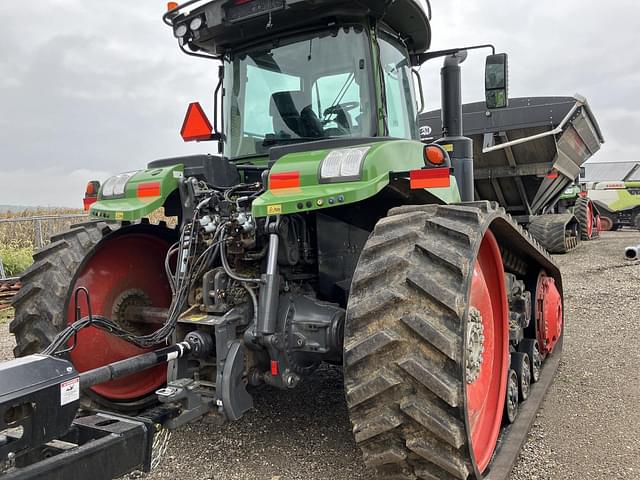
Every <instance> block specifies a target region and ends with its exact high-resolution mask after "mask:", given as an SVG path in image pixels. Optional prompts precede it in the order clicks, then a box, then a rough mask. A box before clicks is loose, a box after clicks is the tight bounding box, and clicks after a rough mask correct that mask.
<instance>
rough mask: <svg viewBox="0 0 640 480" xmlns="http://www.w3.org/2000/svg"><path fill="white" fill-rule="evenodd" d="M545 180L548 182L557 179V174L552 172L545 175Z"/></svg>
mask: <svg viewBox="0 0 640 480" xmlns="http://www.w3.org/2000/svg"><path fill="white" fill-rule="evenodd" d="M547 178H548V179H550V180H555V179H556V178H558V172H556V171H555V170H554V171H552V172H549V173H547Z"/></svg>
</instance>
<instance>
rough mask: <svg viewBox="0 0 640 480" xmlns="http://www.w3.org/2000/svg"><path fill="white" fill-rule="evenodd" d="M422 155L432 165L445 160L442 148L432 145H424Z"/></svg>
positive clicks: (442, 162) (439, 163) (440, 163)
mask: <svg viewBox="0 0 640 480" xmlns="http://www.w3.org/2000/svg"><path fill="white" fill-rule="evenodd" d="M424 157H425V159H426V160H427V161H428V162H429V163H431V164H432V165H443V164H444V160H445V157H444V151H443V150H442V148H440V147H436V146H434V145H427V146H426V147H424Z"/></svg>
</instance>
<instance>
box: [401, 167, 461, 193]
mask: <svg viewBox="0 0 640 480" xmlns="http://www.w3.org/2000/svg"><path fill="white" fill-rule="evenodd" d="M409 178H410V183H411V189H412V190H418V189H421V188H447V187H449V186H450V185H451V179H450V177H449V168H448V167H443V168H427V169H425V170H413V171H412V172H410V173H409Z"/></svg>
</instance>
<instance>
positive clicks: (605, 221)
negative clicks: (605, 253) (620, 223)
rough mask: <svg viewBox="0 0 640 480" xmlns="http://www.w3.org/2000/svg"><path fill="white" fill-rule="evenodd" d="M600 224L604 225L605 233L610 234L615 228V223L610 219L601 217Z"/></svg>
mask: <svg viewBox="0 0 640 480" xmlns="http://www.w3.org/2000/svg"><path fill="white" fill-rule="evenodd" d="M600 223H601V225H602V230H601V231H603V232H608V231H610V230H611V229H612V228H613V222H612V221H611V219H610V218H608V217H600Z"/></svg>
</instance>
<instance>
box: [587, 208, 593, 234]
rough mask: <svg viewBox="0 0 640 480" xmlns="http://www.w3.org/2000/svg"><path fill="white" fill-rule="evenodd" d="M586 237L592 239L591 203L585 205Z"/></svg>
mask: <svg viewBox="0 0 640 480" xmlns="http://www.w3.org/2000/svg"><path fill="white" fill-rule="evenodd" d="M587 237H589V238H592V237H593V203H591V202H588V203H587Z"/></svg>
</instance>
